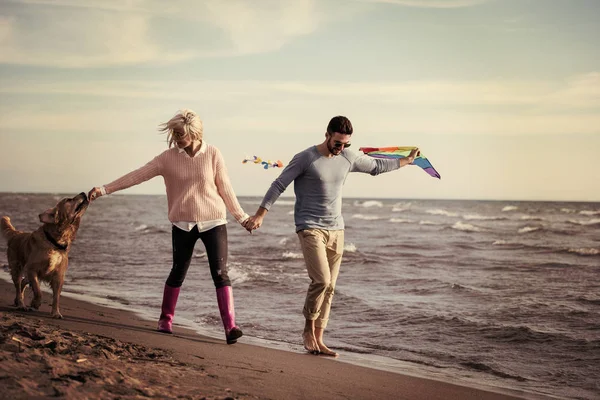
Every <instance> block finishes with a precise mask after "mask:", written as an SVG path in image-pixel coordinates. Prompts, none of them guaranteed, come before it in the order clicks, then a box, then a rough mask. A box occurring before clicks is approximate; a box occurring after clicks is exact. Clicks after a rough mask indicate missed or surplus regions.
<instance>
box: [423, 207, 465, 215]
mask: <svg viewBox="0 0 600 400" xmlns="http://www.w3.org/2000/svg"><path fill="white" fill-rule="evenodd" d="M425 212H426V213H427V214H431V215H445V216H446V217H457V216H458V214H457V213H455V212H451V211H448V210H444V209H442V208H435V209H432V210H426V211H425Z"/></svg>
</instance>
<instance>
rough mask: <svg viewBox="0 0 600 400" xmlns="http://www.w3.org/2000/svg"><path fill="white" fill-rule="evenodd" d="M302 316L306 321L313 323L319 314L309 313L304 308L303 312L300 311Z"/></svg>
mask: <svg viewBox="0 0 600 400" xmlns="http://www.w3.org/2000/svg"><path fill="white" fill-rule="evenodd" d="M302 314H303V315H304V318H306V319H307V320H309V321H314V320H316V319H317V318H319V314H321V313H320V312H318V311H317V312H314V313H311V312H309V311H308V310H307V309H306V308H305V309H304V310H302Z"/></svg>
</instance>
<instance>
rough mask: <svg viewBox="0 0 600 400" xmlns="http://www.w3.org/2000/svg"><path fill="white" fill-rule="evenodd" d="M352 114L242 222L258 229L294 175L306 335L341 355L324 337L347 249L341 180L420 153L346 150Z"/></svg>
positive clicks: (308, 343) (317, 348)
mask: <svg viewBox="0 0 600 400" xmlns="http://www.w3.org/2000/svg"><path fill="white" fill-rule="evenodd" d="M352 131H353V129H352V124H351V123H350V120H348V118H346V117H343V116H337V117H334V118H332V119H331V121H329V125H328V126H327V132H326V133H325V140H324V141H323V142H322V143H321V144H319V145H316V146H311V147H309V148H308V149H306V150H304V151H302V152H300V153H298V154H296V155H295V156H294V158H292V160H291V161H290V163H289V164H288V166H287V167H286V168H285V169H284V170H283V171H282V172H281V175H279V177H278V178H277V179H276V180H275V181H273V184H272V185H271V187H270V188H269V190H268V191H267V193H266V195H265V197H264V199H263V201H262V203H261V205H260V207H259V208H258V210H257V212H256V214H255V215H254V216H253V217H250V218H249V219H248V220H247V221H246V222H245V223H244V227H245V228H246V229H249V230H253V229H257V228H259V227H260V226H261V225H262V222H263V219H264V217H265V215H266V214H267V212H268V210H269V209H270V208H271V206H272V205H273V203H275V201H276V200H277V199H278V198H279V196H280V195H281V194H282V193H283V192H284V191H285V189H286V188H287V187H288V185H289V184H290V183H292V181H294V193H295V194H296V204H295V210H294V219H295V223H296V233H297V234H298V238H299V239H300V246H301V247H302V254H303V255H304V262H305V264H306V270H307V272H308V276H309V277H310V279H311V283H310V285H309V287H308V292H307V294H306V301H305V304H304V309H303V314H304V317H305V318H306V322H305V326H304V332H303V334H302V339H303V341H304V348H305V349H306V350H308V351H309V352H311V353H313V354H319V353H321V354H325V355H330V356H334V357H335V356H337V353H336V352H335V351H332V350H331V349H329V348H328V347H327V346H326V345H325V343H324V342H323V332H324V331H325V328H326V326H327V322H328V320H329V312H330V309H331V302H332V299H333V292H334V288H335V283H336V280H337V276H338V272H339V270H340V264H341V262H342V254H343V252H344V220H343V218H342V186H343V185H344V182H345V181H346V177H347V176H348V173H349V172H364V173H369V174H371V175H378V174H381V173H384V172H389V171H393V170H396V169H398V168H400V167H403V166H405V165H408V164H412V162H413V161H414V159H415V157H417V156H418V155H419V151H418V149H414V150H413V151H412V152H411V153H410V155H409V156H408V157H406V158H401V159H399V160H398V159H376V158H371V157H368V156H365V155H357V154H355V153H351V152H349V151H348V150H347V148H348V147H350V138H351V137H352Z"/></svg>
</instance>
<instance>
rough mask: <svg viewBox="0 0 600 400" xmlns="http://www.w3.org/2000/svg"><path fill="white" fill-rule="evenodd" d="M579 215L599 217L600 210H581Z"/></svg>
mask: <svg viewBox="0 0 600 400" xmlns="http://www.w3.org/2000/svg"><path fill="white" fill-rule="evenodd" d="M579 214H581V215H599V214H600V210H598V211H591V210H581V211H579Z"/></svg>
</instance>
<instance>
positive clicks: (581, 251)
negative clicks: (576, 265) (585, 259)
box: [567, 247, 600, 256]
mask: <svg viewBox="0 0 600 400" xmlns="http://www.w3.org/2000/svg"><path fill="white" fill-rule="evenodd" d="M567 252H569V253H575V254H578V255H580V256H597V255H600V249H594V248H587V247H582V248H570V249H567Z"/></svg>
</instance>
